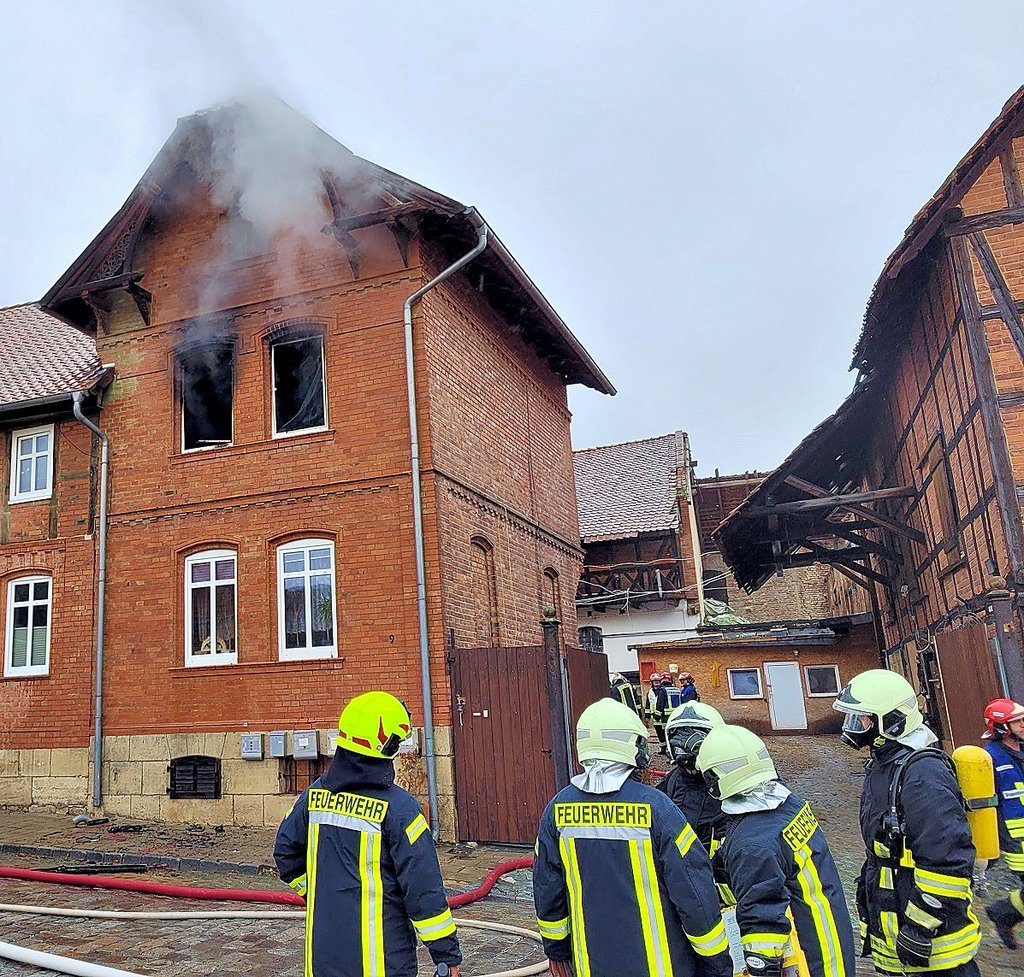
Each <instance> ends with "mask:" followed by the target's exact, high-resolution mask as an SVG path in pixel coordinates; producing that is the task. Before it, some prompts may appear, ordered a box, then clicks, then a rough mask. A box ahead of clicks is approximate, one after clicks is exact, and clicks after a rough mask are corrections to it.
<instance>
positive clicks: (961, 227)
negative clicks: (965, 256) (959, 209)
mask: <svg viewBox="0 0 1024 977" xmlns="http://www.w3.org/2000/svg"><path fill="white" fill-rule="evenodd" d="M1007 224H1024V206H1021V207H1007V208H1006V209H1005V210H993V211H990V212H989V213H987V214H978V215H977V216H976V217H965V218H964V219H963V220H960V221H955V222H953V223H952V224H946V225H945V226H944V227H943V229H942V230H943V233H944V234H945V235H946V237H949V238H954V237H963V236H964V235H965V234H975V233H976V232H978V231H988V230H991V228H993V227H1004V226H1006V225H1007Z"/></svg>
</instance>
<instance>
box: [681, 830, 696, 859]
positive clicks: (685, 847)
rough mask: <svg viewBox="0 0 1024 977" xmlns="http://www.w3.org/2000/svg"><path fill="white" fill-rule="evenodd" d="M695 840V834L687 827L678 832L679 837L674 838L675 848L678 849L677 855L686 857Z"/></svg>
mask: <svg viewBox="0 0 1024 977" xmlns="http://www.w3.org/2000/svg"><path fill="white" fill-rule="evenodd" d="M696 840H697V832H696V831H694V830H693V828H691V827H690V826H689V825H687V826H686V827H685V828H683V830H682V831H680V832H679V837H678V838H676V848H678V849H679V854H680V855H682V856H684V857H685V856H686V853H687V852H688V851H689V850H690V848H691V847H692V846H693V843H694V842H695V841H696Z"/></svg>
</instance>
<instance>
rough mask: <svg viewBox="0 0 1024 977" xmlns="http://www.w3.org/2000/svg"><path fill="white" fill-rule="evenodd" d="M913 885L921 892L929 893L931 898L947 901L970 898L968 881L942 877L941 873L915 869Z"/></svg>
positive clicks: (952, 876) (950, 876) (969, 881)
mask: <svg viewBox="0 0 1024 977" xmlns="http://www.w3.org/2000/svg"><path fill="white" fill-rule="evenodd" d="M914 884H915V885H916V886H917V887H918V888H919V889H920V890H921V891H922V892H930V893H931V894H932V895H933V896H945V897H946V898H947V899H969V898H970V897H971V880H970V879H962V878H958V877H957V876H955V875H944V874H943V873H942V872H932V871H929V870H928V869H924V868H915V869H914Z"/></svg>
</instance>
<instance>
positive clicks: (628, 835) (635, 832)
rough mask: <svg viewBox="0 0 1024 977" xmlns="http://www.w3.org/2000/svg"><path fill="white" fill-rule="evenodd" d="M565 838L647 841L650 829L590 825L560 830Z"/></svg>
mask: <svg viewBox="0 0 1024 977" xmlns="http://www.w3.org/2000/svg"><path fill="white" fill-rule="evenodd" d="M558 833H559V835H560V836H561V837H563V838H597V839H598V840H599V841H647V840H649V839H650V837H651V831H650V829H649V828H628V827H623V826H621V825H603V824H588V825H580V826H575V827H572V828H559V829H558Z"/></svg>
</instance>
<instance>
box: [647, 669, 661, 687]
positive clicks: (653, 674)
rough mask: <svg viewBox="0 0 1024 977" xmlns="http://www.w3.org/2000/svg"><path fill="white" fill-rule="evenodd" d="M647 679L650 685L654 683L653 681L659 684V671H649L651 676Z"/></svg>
mask: <svg viewBox="0 0 1024 977" xmlns="http://www.w3.org/2000/svg"><path fill="white" fill-rule="evenodd" d="M648 681H649V682H650V683H651V685H654V684H655V682H657V683H658V684H661V672H651V677H650V679H648Z"/></svg>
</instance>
